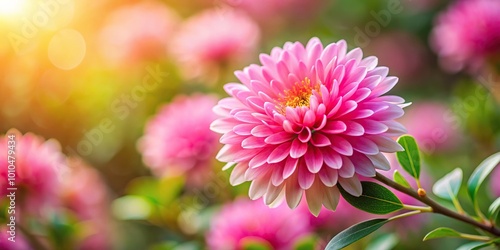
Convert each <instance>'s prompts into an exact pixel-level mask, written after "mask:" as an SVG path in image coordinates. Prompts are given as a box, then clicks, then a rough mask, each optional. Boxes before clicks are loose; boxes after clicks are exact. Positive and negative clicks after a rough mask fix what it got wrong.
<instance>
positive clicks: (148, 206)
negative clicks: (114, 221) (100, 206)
mask: <svg viewBox="0 0 500 250" xmlns="http://www.w3.org/2000/svg"><path fill="white" fill-rule="evenodd" d="M111 207H112V211H113V214H114V215H115V216H116V217H117V218H118V219H121V220H147V219H148V218H149V216H150V215H151V213H152V211H153V204H152V203H151V200H149V199H147V198H145V197H143V196H137V195H126V196H123V197H120V198H118V199H116V200H114V201H113V204H112V206H111Z"/></svg>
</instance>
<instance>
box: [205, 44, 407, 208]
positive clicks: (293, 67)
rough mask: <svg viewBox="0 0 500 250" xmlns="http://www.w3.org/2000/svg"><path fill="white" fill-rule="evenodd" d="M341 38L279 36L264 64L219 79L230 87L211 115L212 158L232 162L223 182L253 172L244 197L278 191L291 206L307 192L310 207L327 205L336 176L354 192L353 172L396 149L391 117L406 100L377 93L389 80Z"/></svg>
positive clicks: (397, 129)
mask: <svg viewBox="0 0 500 250" xmlns="http://www.w3.org/2000/svg"><path fill="white" fill-rule="evenodd" d="M346 51H347V45H346V43H345V41H340V42H337V43H333V44H330V45H328V46H327V47H326V48H323V45H322V44H321V42H320V41H319V39H317V38H313V39H311V40H310V41H309V43H308V44H307V46H306V47H305V48H304V46H303V45H302V44H301V43H298V42H296V43H290V42H288V43H286V44H285V46H284V49H281V48H274V49H273V50H272V52H271V55H266V54H261V55H260V61H261V63H262V65H263V66H259V65H250V66H249V67H247V68H245V69H244V70H243V71H236V76H237V77H238V79H239V80H240V81H241V82H242V83H243V84H239V83H229V84H226V85H225V90H226V92H227V93H228V94H229V95H230V96H231V97H229V98H225V99H222V100H221V101H219V104H218V105H217V106H216V107H215V108H214V111H215V112H216V113H217V114H218V115H219V116H221V118H220V119H218V120H216V121H215V122H214V123H212V125H211V128H212V130H213V131H215V132H218V133H221V134H223V136H222V137H221V139H220V142H221V143H223V144H226V145H225V146H224V147H223V148H222V149H221V150H220V152H219V154H218V155H217V159H218V160H220V161H223V162H228V164H227V165H226V167H224V168H223V169H229V168H230V167H231V166H233V165H235V167H234V169H233V171H232V174H231V178H230V181H231V184H233V185H237V184H240V183H243V182H245V181H251V182H252V184H251V185H250V191H249V195H250V197H251V198H252V199H258V198H259V197H262V196H264V200H265V202H266V204H271V203H272V202H275V200H276V202H280V201H281V200H282V198H284V197H286V201H287V203H288V205H289V206H290V207H291V208H295V207H296V206H297V205H298V204H299V202H300V200H301V198H302V194H303V193H304V191H305V194H306V200H307V202H308V205H309V208H310V210H311V211H312V212H313V213H314V214H316V215H317V214H318V213H319V211H320V209H321V205H322V204H323V205H325V207H326V208H328V209H330V210H335V207H336V206H337V202H338V199H339V191H338V189H337V186H336V185H337V183H339V184H340V185H341V186H342V187H343V188H344V189H345V190H346V191H348V192H349V193H351V194H353V195H355V196H359V195H360V194H361V192H362V190H361V184H360V181H359V179H358V175H361V176H367V177H373V176H374V175H375V169H382V170H388V169H389V168H390V166H389V163H388V162H387V160H386V158H385V157H384V155H383V154H382V152H395V151H398V150H402V148H401V146H400V145H399V144H398V143H396V142H395V141H394V140H393V139H392V137H393V136H398V135H401V134H403V133H404V132H405V129H404V127H403V126H402V125H401V124H399V123H398V122H395V121H394V119H396V118H398V117H401V116H402V115H403V109H402V108H401V107H400V106H399V104H402V103H403V102H404V100H403V99H402V98H400V97H397V96H382V95H383V94H385V93H387V92H388V91H389V90H390V89H391V88H392V87H393V86H394V85H395V84H396V82H397V80H398V79H397V78H396V77H388V76H387V74H388V69H387V68H385V67H377V58H376V57H368V58H365V59H362V56H363V54H362V51H361V50H360V49H359V48H357V49H354V50H352V51H350V52H349V53H347V54H346Z"/></svg>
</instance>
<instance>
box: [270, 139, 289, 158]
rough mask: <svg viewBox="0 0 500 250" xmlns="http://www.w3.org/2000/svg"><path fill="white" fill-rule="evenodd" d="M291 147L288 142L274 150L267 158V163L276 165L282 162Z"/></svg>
mask: <svg viewBox="0 0 500 250" xmlns="http://www.w3.org/2000/svg"><path fill="white" fill-rule="evenodd" d="M291 145H292V144H291V143H290V142H286V143H283V144H281V145H279V146H277V147H276V148H274V150H273V151H272V152H271V154H269V157H268V158H267V163H277V162H281V161H283V160H284V159H285V158H286V157H287V156H288V155H289V154H290V146H291Z"/></svg>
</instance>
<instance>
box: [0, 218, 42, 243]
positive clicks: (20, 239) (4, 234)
mask: <svg viewBox="0 0 500 250" xmlns="http://www.w3.org/2000/svg"><path fill="white" fill-rule="evenodd" d="M5 224H7V223H5ZM9 230H10V229H9V228H8V227H7V226H6V225H3V226H2V227H0V237H1V239H2V240H0V249H2V250H32V249H34V248H33V247H31V246H30V244H29V242H28V241H27V240H26V238H25V237H24V235H23V234H22V233H21V232H19V229H17V228H16V230H14V232H15V238H14V240H15V242H12V241H9V240H8V238H10V237H12V234H11V233H9Z"/></svg>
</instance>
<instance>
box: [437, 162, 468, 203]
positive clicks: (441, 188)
mask: <svg viewBox="0 0 500 250" xmlns="http://www.w3.org/2000/svg"><path fill="white" fill-rule="evenodd" d="M462 177H463V172H462V169H460V168H455V169H454V170H453V171H451V172H450V173H448V174H447V175H445V176H444V177H443V178H441V179H439V180H438V181H436V183H435V184H434V186H433V187H432V192H433V193H434V194H435V195H437V196H438V197H440V198H443V199H446V200H449V201H452V200H453V199H455V198H456V197H457V194H458V191H459V190H460V185H462Z"/></svg>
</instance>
